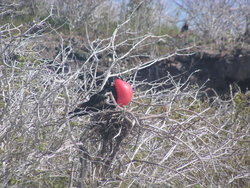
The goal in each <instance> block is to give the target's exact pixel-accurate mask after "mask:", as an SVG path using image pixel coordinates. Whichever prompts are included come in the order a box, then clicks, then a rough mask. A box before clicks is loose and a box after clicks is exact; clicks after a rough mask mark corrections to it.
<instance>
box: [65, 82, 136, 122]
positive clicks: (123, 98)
mask: <svg viewBox="0 0 250 188" xmlns="http://www.w3.org/2000/svg"><path fill="white" fill-rule="evenodd" d="M111 93H112V95H113V97H114V99H115V101H116V103H117V104H118V105H119V106H121V107H122V106H125V105H128V104H129V103H130V101H131V99H132V96H133V90H132V87H131V85H130V84H128V83H127V82H125V81H123V80H121V79H115V80H114V83H113V85H112V84H110V83H108V84H106V85H105V86H104V88H103V90H102V91H100V92H99V93H97V94H94V95H93V96H91V97H90V99H89V100H88V101H87V102H84V103H81V104H80V105H79V106H78V107H77V108H76V109H75V110H74V111H72V112H70V113H69V114H70V115H71V118H72V117H75V116H84V115H88V114H91V113H93V112H99V111H102V110H104V109H114V108H116V105H115V104H110V103H108V101H107V100H108V94H111Z"/></svg>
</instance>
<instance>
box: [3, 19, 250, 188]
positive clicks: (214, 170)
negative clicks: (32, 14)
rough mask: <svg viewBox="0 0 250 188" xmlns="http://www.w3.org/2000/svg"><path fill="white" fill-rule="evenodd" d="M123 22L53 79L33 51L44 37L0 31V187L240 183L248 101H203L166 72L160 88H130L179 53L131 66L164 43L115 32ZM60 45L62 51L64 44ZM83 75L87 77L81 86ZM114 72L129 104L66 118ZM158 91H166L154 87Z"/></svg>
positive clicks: (244, 171) (245, 167)
mask: <svg viewBox="0 0 250 188" xmlns="http://www.w3.org/2000/svg"><path fill="white" fill-rule="evenodd" d="M129 21H130V20H127V21H126V22H124V23H123V24H122V25H120V26H119V27H118V28H117V29H116V30H115V31H114V33H113V35H112V36H111V37H110V38H106V39H98V40H95V41H89V44H88V47H89V49H90V53H89V56H88V58H87V59H86V61H84V62H74V63H75V64H76V67H77V69H75V70H71V71H70V72H68V73H65V72H62V73H60V74H58V73H57V72H55V71H52V70H51V69H49V68H48V67H47V66H46V64H45V61H43V60H41V58H40V56H41V54H42V49H40V48H35V47H36V46H37V45H39V43H38V41H39V40H35V39H36V37H41V36H37V35H36V33H34V34H30V35H23V34H22V33H21V31H20V29H19V27H17V26H14V25H5V26H2V27H1V38H0V39H1V43H0V44H1V48H0V49H1V51H0V52H1V61H0V63H1V69H0V80H1V81H0V91H1V94H0V107H1V108H0V112H1V113H0V122H1V123H0V128H1V131H0V132H1V133H0V140H1V149H0V164H1V168H0V169H1V171H0V180H1V182H2V183H1V186H11V185H16V186H21V187H29V186H30V187H32V186H33V187H36V186H38V185H44V186H48V187H49V186H51V187H53V186H55V185H62V186H68V187H75V186H84V185H88V186H99V187H114V186H116V187H119V186H120V187H124V186H125V187H133V186H145V187H146V186H149V187H151V186H169V187H183V186H192V185H197V186H199V185H200V186H204V187H207V186H209V185H212V186H213V187H218V186H224V185H226V186H241V187H242V186H245V185H247V183H248V180H249V146H248V145H249V105H248V104H249V101H248V100H249V99H248V98H247V97H248V96H247V95H240V94H239V97H238V98H239V99H238V98H237V97H236V98H235V97H234V96H232V99H231V100H229V101H222V100H220V99H219V98H216V99H214V100H213V101H212V102H211V101H210V100H208V99H203V101H202V100H201V99H200V98H199V95H200V91H201V89H202V88H199V87H195V86H190V85H189V79H188V80H187V81H186V82H185V83H180V82H179V81H178V80H175V79H174V78H173V77H172V76H171V75H167V76H166V79H165V80H164V81H161V82H155V83H147V82H146V81H145V82H143V81H140V82H137V81H136V79H135V77H133V76H131V75H136V72H137V71H138V70H140V69H142V68H145V67H148V66H150V65H152V64H154V63H155V62H157V61H159V60H162V59H166V58H169V57H171V56H173V55H179V54H180V53H181V52H182V51H184V52H186V49H182V50H178V51H175V52H173V53H169V54H166V55H165V56H162V57H152V54H150V53H149V54H144V55H145V56H146V55H148V57H149V58H148V59H147V60H145V61H138V62H136V63H135V62H131V60H134V59H135V58H136V57H138V56H139V55H142V54H139V53H140V52H141V49H142V48H144V49H145V48H146V49H147V48H148V49H150V47H151V46H152V44H155V41H158V39H159V38H161V37H158V36H153V35H151V34H147V35H143V36H140V37H138V36H137V37H134V35H133V33H130V32H124V30H122V27H123V26H124V25H125V24H127V23H128V22H129ZM120 31H123V32H120ZM44 36H46V34H45V33H44ZM33 37H34V38H33ZM167 37H168V36H167ZM34 40H35V41H36V42H37V43H36V42H34ZM61 42H62V45H61V46H64V44H63V42H64V40H63V38H62V40H61ZM71 47H72V46H70V44H69V46H67V47H66V48H68V49H70V50H72V48H71ZM37 49H39V50H37ZM70 50H69V51H68V50H65V48H64V47H62V49H61V50H60V52H59V55H62V57H61V64H64V63H66V62H67V61H68V60H69V53H70ZM118 52H119V53H118ZM107 53H109V54H111V55H110V58H111V61H108V62H107V61H105V62H102V60H101V59H100V58H98V57H99V55H100V54H107ZM186 55H188V54H186ZM55 61H56V60H55ZM55 61H54V62H55ZM54 62H52V64H53V63H54ZM100 69H101V71H102V72H103V74H102V75H100V76H98V75H97V71H99V70H100ZM80 72H83V73H85V74H86V75H91V78H92V79H86V80H84V82H83V83H82V82H81V81H80V80H78V79H77V77H78V75H79V73H80ZM117 75H121V76H123V77H125V78H130V80H129V81H130V83H131V84H132V85H133V88H134V99H133V102H132V103H131V104H130V106H128V107H126V108H124V109H121V108H117V110H116V111H112V112H101V113H100V114H96V116H93V117H89V116H84V117H79V118H73V119H70V118H69V116H68V112H69V111H71V110H72V109H74V108H75V107H76V105H77V104H78V103H79V102H80V101H83V100H86V99H87V98H88V97H89V96H90V95H92V94H93V93H96V92H97V91H99V90H101V89H102V87H103V86H104V85H105V83H106V82H107V79H108V78H109V77H110V76H117ZM129 76H130V77H129ZM97 80H101V84H100V85H96V82H97ZM82 84H85V86H86V87H82ZM164 84H170V85H172V87H171V88H165V89H161V90H159V89H158V88H159V87H160V86H163V85H164ZM144 85H148V87H142V86H144ZM80 87H81V89H82V92H81V93H79V92H78V91H79V88H80ZM236 99H237V100H236ZM239 101H240V102H239ZM242 101H243V102H242ZM100 115H103V116H100Z"/></svg>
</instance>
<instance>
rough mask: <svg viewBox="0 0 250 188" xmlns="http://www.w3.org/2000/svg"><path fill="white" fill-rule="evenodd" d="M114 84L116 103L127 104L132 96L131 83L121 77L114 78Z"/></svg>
mask: <svg viewBox="0 0 250 188" xmlns="http://www.w3.org/2000/svg"><path fill="white" fill-rule="evenodd" d="M114 85H115V89H116V92H117V101H116V102H117V104H118V105H119V106H121V107H123V106H126V105H128V104H129V103H130V101H131V100H132V97H133V89H132V87H131V85H130V84H128V83H127V82H125V81H123V80H121V79H116V80H115V82H114Z"/></svg>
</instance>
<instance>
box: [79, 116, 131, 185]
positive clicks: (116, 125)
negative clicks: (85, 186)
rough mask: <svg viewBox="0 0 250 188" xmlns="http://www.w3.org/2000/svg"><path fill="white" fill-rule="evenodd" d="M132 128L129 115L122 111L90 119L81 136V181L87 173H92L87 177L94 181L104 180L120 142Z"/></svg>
mask: <svg viewBox="0 0 250 188" xmlns="http://www.w3.org/2000/svg"><path fill="white" fill-rule="evenodd" d="M132 128H133V122H132V120H131V118H129V114H127V113H125V112H122V111H105V112H101V113H98V114H96V115H94V116H93V117H91V119H90V123H89V124H88V125H87V128H86V130H85V131H84V132H83V134H82V136H81V142H82V146H81V147H80V162H81V169H82V172H81V173H80V176H81V179H85V178H86V177H85V176H86V175H87V174H86V173H87V171H88V172H91V171H92V174H89V175H90V176H91V177H92V179H93V177H95V178H94V179H95V180H96V181H99V180H101V179H103V178H105V177H106V175H107V173H108V171H109V169H110V167H111V165H112V161H113V160H114V158H115V156H116V154H117V152H118V151H119V149H120V146H121V143H122V141H123V140H124V139H125V138H126V137H127V136H128V135H129V133H130V131H131V130H132ZM84 177H85V178H84ZM87 179H88V178H87Z"/></svg>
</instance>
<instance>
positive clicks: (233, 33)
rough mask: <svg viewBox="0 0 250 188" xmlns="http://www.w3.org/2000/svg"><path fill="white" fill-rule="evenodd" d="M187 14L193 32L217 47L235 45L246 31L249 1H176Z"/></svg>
mask: <svg viewBox="0 0 250 188" xmlns="http://www.w3.org/2000/svg"><path fill="white" fill-rule="evenodd" d="M176 2H177V3H178V5H179V6H180V7H181V8H182V9H183V10H184V11H185V12H186V13H187V17H188V19H189V23H190V25H192V28H193V30H194V31H195V32H196V33H199V34H200V35H201V36H202V37H203V38H204V39H206V40H207V41H209V40H211V39H212V40H213V41H214V42H216V44H217V45H219V46H223V47H226V45H225V44H228V43H230V44H233V46H236V43H237V42H238V41H239V39H240V38H241V37H242V36H243V35H244V33H246V31H248V30H249V29H248V27H249V26H248V25H249V10H250V9H249V8H250V6H249V1H238V0H236V1H235V0H227V1H224V0H219V1H190V0H181V1H176Z"/></svg>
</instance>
